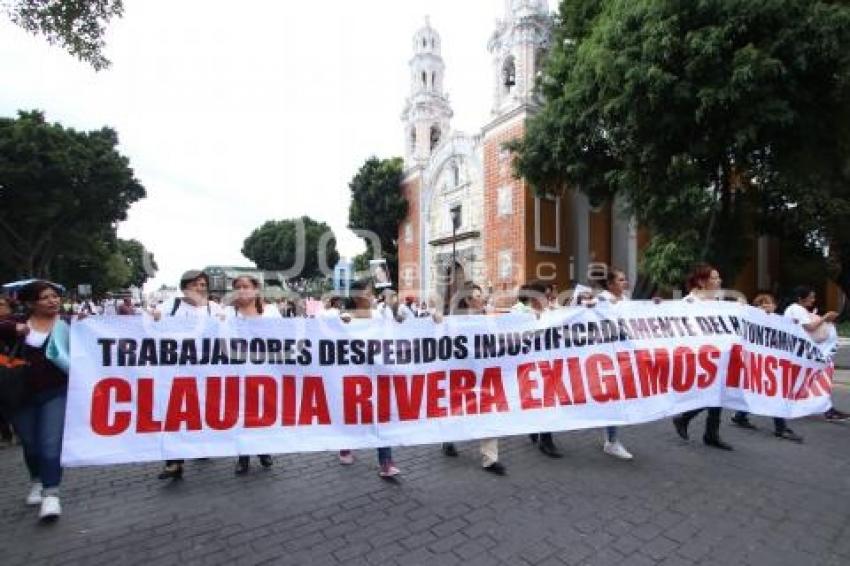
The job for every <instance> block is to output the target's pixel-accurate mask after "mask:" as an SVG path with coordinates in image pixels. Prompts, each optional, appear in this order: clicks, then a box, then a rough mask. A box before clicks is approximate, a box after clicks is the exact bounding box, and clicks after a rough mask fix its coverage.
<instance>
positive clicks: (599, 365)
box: [585, 354, 620, 403]
mask: <svg viewBox="0 0 850 566" xmlns="http://www.w3.org/2000/svg"><path fill="white" fill-rule="evenodd" d="M585 367H586V368H587V385H588V389H589V390H590V396H591V397H593V399H594V400H595V401H597V402H598V403H607V402H608V401H617V400H619V399H620V387H619V385H618V384H617V375H616V374H615V373H614V362H613V360H611V358H610V357H608V356H606V355H604V354H593V355H592V356H590V357H589V358H587V362H586V364H585ZM603 372H604V373H603Z"/></svg>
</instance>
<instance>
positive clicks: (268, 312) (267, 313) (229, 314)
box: [211, 303, 283, 320]
mask: <svg viewBox="0 0 850 566" xmlns="http://www.w3.org/2000/svg"><path fill="white" fill-rule="evenodd" d="M211 304H212V303H211ZM224 318H226V319H228V320H230V319H233V318H247V317H246V316H244V315H242V314H239V312H238V311H237V310H236V307H234V306H232V305H231V306H227V307H225V308H224ZM251 318H283V317H282V316H281V315H280V311H279V310H277V308H275V307H273V306H269V305H263V313H262V314H261V315H260V316H258V317H251Z"/></svg>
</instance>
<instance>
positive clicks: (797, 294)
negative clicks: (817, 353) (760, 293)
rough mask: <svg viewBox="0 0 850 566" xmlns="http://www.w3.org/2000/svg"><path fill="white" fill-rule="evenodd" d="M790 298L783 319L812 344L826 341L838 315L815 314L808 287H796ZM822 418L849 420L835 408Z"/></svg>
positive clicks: (811, 290) (813, 291)
mask: <svg viewBox="0 0 850 566" xmlns="http://www.w3.org/2000/svg"><path fill="white" fill-rule="evenodd" d="M791 298H792V299H793V300H794V302H792V303H791V304H790V305H789V306H788V308H786V309H785V313H784V315H785V317H786V318H790V319H792V320H793V321H794V322H795V323H797V324H799V325H800V326H802V327H803V330H805V331H806V332H808V333H809V336H810V337H811V339H812V340H813V341H814V342H823V341H825V340H827V339H828V338H829V333H830V331H831V330H832V331H834V327H833V326H832V323H834V322H835V320H836V319H837V318H838V313H837V312H834V311H829V312H827V313H825V314H824V315H823V316H821V315H819V314H817V312H818V311H817V308H815V304H816V303H817V295H816V294H815V290H814V289H813V288H812V287H810V286H808V285H800V286H799V287H796V288H795V289H794V291H793V294H792V297H791ZM823 416H824V418H826V420H828V421H833V422H840V421H846V420H848V419H850V415H848V414H847V413H844V412H842V411H839V410H838V409H835V408H830V409H829V410H828V411H827V412H825V413H824V414H823Z"/></svg>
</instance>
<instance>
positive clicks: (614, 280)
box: [596, 267, 634, 460]
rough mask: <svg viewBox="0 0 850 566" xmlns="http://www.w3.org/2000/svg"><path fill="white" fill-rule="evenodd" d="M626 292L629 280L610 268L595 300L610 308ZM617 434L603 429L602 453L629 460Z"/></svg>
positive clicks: (627, 452) (625, 296)
mask: <svg viewBox="0 0 850 566" xmlns="http://www.w3.org/2000/svg"><path fill="white" fill-rule="evenodd" d="M628 290H629V280H628V278H627V277H626V272H625V271H623V270H622V269H617V268H615V267H612V268H611V269H609V270H608V274H607V275H606V276H605V289H604V290H603V291H602V292H601V293H599V294H598V295H597V296H596V299H597V300H598V301H600V302H603V303H606V304H609V305H612V306H614V305H619V304H622V303H624V302H625V301H628V300H629V296H628V294H627V293H626V292H627V291H628ZM617 433H618V429H617V427H615V426H609V427H605V444H603V445H602V451H603V452H605V453H606V454H608V455H609V456H614V457H615V458H620V459H621V460H631V459H632V458H634V456H632V454H631V452H629V451H628V450H626V447H625V446H623V443H622V442H620V440H619V438H618V434H617Z"/></svg>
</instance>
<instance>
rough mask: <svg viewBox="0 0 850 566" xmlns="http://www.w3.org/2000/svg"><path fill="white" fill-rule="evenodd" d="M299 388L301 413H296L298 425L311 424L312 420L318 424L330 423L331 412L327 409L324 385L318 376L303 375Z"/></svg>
mask: <svg viewBox="0 0 850 566" xmlns="http://www.w3.org/2000/svg"><path fill="white" fill-rule="evenodd" d="M302 387H303V389H302V390H301V413H300V414H299V415H298V424H299V425H311V424H313V421H314V420H315V421H316V424H320V425H329V424H331V413H330V411H329V410H328V399H327V396H326V395H325V385H324V382H322V378H321V377H318V376H309V375H308V376H304V380H303V382H302Z"/></svg>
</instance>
